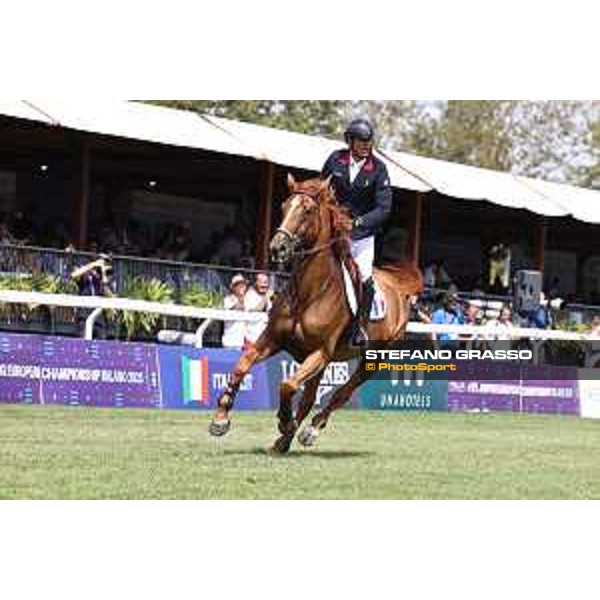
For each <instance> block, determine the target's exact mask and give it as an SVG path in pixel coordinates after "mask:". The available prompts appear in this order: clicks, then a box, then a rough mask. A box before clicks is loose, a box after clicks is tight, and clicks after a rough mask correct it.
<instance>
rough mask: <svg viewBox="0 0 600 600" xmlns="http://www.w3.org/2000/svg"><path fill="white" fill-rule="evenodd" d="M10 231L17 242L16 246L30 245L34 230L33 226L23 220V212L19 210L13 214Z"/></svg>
mask: <svg viewBox="0 0 600 600" xmlns="http://www.w3.org/2000/svg"><path fill="white" fill-rule="evenodd" d="M10 230H11V232H12V234H13V236H14V238H15V239H16V240H17V241H16V243H17V244H23V245H29V244H30V243H31V238H32V235H33V233H34V228H33V224H32V223H30V222H29V221H28V220H27V219H26V218H25V215H24V214H23V211H21V210H19V211H17V212H15V213H14V215H13V217H12V220H11V223H10Z"/></svg>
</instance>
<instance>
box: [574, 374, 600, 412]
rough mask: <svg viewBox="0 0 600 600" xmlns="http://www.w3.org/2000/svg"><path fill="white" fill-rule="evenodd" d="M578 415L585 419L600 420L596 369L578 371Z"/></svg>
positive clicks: (599, 399) (599, 384) (599, 390)
mask: <svg viewBox="0 0 600 600" xmlns="http://www.w3.org/2000/svg"><path fill="white" fill-rule="evenodd" d="M577 373H578V376H579V402H580V405H581V408H580V414H581V416H582V417H585V418H587V419H600V380H598V378H597V375H598V369H578V371H577Z"/></svg>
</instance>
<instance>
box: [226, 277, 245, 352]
mask: <svg viewBox="0 0 600 600" xmlns="http://www.w3.org/2000/svg"><path fill="white" fill-rule="evenodd" d="M229 290H230V293H229V294H228V295H227V296H225V299H224V300H223V308H226V309H228V310H245V303H244V299H245V297H246V292H247V291H248V282H247V281H246V278H245V277H244V276H243V275H241V274H239V273H238V274H237V275H234V276H233V278H232V280H231V284H230V286H229ZM246 335H247V324H246V321H235V320H231V321H225V322H224V330H223V337H222V339H221V342H222V344H223V348H243V346H244V344H245V343H246Z"/></svg>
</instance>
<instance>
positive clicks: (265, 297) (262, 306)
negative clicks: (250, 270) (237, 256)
mask: <svg viewBox="0 0 600 600" xmlns="http://www.w3.org/2000/svg"><path fill="white" fill-rule="evenodd" d="M272 299H273V290H272V289H271V282H270V281H269V276H268V275H267V274H266V273H258V274H257V275H256V278H255V280H254V285H253V286H252V287H251V288H250V289H249V290H248V292H247V293H246V298H245V301H244V307H245V310H248V311H254V312H269V310H271V304H272ZM265 327H266V322H265V323H260V322H257V323H248V328H247V333H246V338H247V339H248V341H249V342H251V343H253V344H254V343H255V342H256V340H258V338H259V337H260V334H261V333H262V332H263V331H264V329H265Z"/></svg>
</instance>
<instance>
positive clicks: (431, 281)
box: [423, 260, 452, 289]
mask: <svg viewBox="0 0 600 600" xmlns="http://www.w3.org/2000/svg"><path fill="white" fill-rule="evenodd" d="M423 281H424V283H425V286H426V287H429V288H437V289H447V288H448V287H449V286H450V285H451V284H452V279H451V278H450V276H449V275H448V273H447V272H446V269H445V268H444V263H443V261H441V260H434V261H433V262H432V263H431V264H430V265H429V266H428V267H426V268H425V271H424V272H423Z"/></svg>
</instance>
